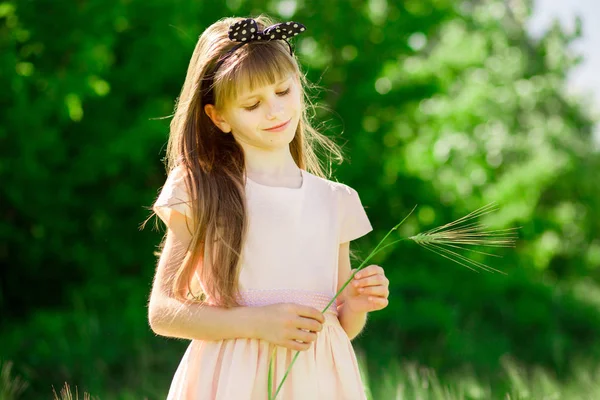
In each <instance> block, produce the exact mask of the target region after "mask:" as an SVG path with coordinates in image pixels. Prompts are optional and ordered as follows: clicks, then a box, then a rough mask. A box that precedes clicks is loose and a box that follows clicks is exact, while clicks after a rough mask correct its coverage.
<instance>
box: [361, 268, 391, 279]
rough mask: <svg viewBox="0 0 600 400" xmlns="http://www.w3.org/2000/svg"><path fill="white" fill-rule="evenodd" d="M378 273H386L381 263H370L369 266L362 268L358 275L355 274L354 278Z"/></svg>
mask: <svg viewBox="0 0 600 400" xmlns="http://www.w3.org/2000/svg"><path fill="white" fill-rule="evenodd" d="M376 274H382V275H383V274H384V271H383V268H381V267H380V266H379V265H369V266H368V267H365V268H363V269H361V270H360V271H358V272H357V273H356V275H354V278H357V279H360V278H364V277H367V276H371V275H376Z"/></svg>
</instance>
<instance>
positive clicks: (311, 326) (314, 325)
mask: <svg viewBox="0 0 600 400" xmlns="http://www.w3.org/2000/svg"><path fill="white" fill-rule="evenodd" d="M296 325H297V327H298V329H306V330H307V331H312V332H321V331H322V330H323V324H322V323H320V322H318V321H315V320H314V319H312V318H304V317H298V321H297V324H296Z"/></svg>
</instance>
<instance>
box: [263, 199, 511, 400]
mask: <svg viewBox="0 0 600 400" xmlns="http://www.w3.org/2000/svg"><path fill="white" fill-rule="evenodd" d="M416 208H417V206H414V207H413V209H412V210H411V211H410V213H408V215H407V216H406V217H404V219H403V220H402V221H400V223H398V224H397V225H396V226H394V227H393V228H392V229H390V230H389V232H388V233H387V234H386V235H385V236H384V237H383V239H382V240H381V241H380V242H379V243H378V244H377V246H375V248H374V249H373V251H371V253H370V254H369V255H368V256H367V258H365V259H364V260H363V262H362V263H361V264H360V266H359V267H358V268H357V269H356V270H355V271H354V272H353V273H352V275H351V276H350V278H348V280H347V281H346V283H344V285H343V286H342V287H341V288H340V289H339V290H338V292H337V293H336V294H335V296H333V298H332V299H331V301H330V302H329V303H328V304H327V305H326V306H325V308H324V309H323V311H321V312H322V313H325V312H326V311H327V309H328V308H329V306H330V305H331V304H333V302H334V301H335V299H336V298H337V297H338V296H339V295H340V293H341V292H342V291H343V290H344V289H345V288H346V286H348V284H349V283H350V282H352V279H354V275H356V273H357V272H358V271H360V270H361V269H363V268H364V267H365V265H366V264H367V262H368V261H369V260H370V259H371V258H372V257H373V256H375V255H376V254H377V253H379V252H380V251H382V250H383V249H385V248H386V247H389V246H393V245H394V244H396V243H399V242H402V241H404V240H407V239H409V240H412V241H413V242H415V243H417V244H418V245H420V246H422V247H424V248H426V249H427V250H429V251H433V252H434V253H436V254H438V255H440V256H442V257H444V258H447V259H449V260H451V261H454V262H456V263H458V264H460V265H463V266H465V267H467V268H469V269H470V270H472V271H475V272H478V270H477V269H481V270H484V271H488V272H492V271H495V272H500V273H503V274H505V273H504V272H502V271H499V270H497V269H495V268H492V267H489V266H487V265H485V264H483V263H481V262H479V261H474V260H471V259H469V258H467V257H465V256H463V255H461V254H459V253H457V252H456V251H453V250H451V249H449V248H452V249H464V248H465V247H463V246H490V247H514V246H515V243H516V239H517V235H516V230H517V229H519V228H508V229H497V230H486V229H487V227H486V226H485V225H483V224H479V223H476V222H471V221H473V220H475V219H477V218H479V217H481V216H483V215H486V214H489V213H491V212H494V211H497V206H496V203H490V204H488V205H486V206H483V207H481V208H479V209H477V210H475V211H473V212H471V213H469V214H467V215H465V216H464V217H462V218H459V219H457V220H456V221H453V222H450V223H448V224H446V225H442V226H439V227H437V228H434V229H431V230H429V231H426V232H423V233H419V234H416V235H414V236H410V237H409V238H403V239H399V240H395V241H393V242H392V243H388V244H386V245H385V246H381V245H382V244H383V242H385V240H386V239H387V238H388V236H389V235H390V234H391V233H392V232H393V231H395V230H397V229H398V227H400V225H402V224H403V223H404V221H406V219H407V218H408V217H409V216H410V215H411V214H412V213H413V211H415V209H416ZM471 251H472V252H475V253H479V254H484V255H489V256H494V257H500V256H498V255H495V254H490V253H485V252H482V251H478V250H471ZM274 351H275V350H274ZM299 354H300V351H297V352H296V354H295V355H294V358H292V361H291V362H290V365H289V366H288V368H287V370H286V371H285V374H284V375H283V378H282V379H281V382H280V383H279V385H278V386H277V388H276V390H275V393H273V394H271V385H272V379H273V370H272V368H273V362H272V361H273V360H272V359H271V362H270V363H269V374H268V379H267V380H268V391H269V400H275V398H276V397H277V394H278V393H279V391H280V390H281V388H282V387H283V383H284V382H285V380H286V378H287V376H288V374H289V373H290V370H291V368H292V365H294V362H296V359H297V358H298V355H299ZM273 356H274V354H273ZM273 356H272V357H273Z"/></svg>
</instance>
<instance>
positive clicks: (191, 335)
mask: <svg viewBox="0 0 600 400" xmlns="http://www.w3.org/2000/svg"><path fill="white" fill-rule="evenodd" d="M191 239H192V237H191V234H190V233H189V231H188V229H187V226H186V217H185V216H184V215H183V214H181V213H179V212H171V215H170V220H169V230H168V232H167V237H166V242H165V246H164V248H163V251H162V254H161V256H160V259H159V261H158V267H157V269H156V274H155V277H154V283H153V286H152V293H151V295H150V301H149V305H148V318H149V323H150V327H151V328H152V330H153V331H154V332H155V333H156V334H159V335H162V336H169V337H177V338H185V339H198V340H221V339H231V338H259V337H258V336H259V335H260V334H259V325H258V324H259V323H260V322H257V321H260V319H261V318H260V315H259V314H258V313H259V312H260V310H259V309H258V308H255V307H233V308H224V307H216V306H210V305H206V304H184V303H182V302H181V301H178V300H176V299H175V298H174V297H173V296H171V291H172V289H171V279H170V277H172V276H173V275H174V273H175V271H176V270H177V268H179V266H180V265H181V263H182V262H183V259H184V257H185V250H186V248H187V245H188V243H189V242H190V241H191Z"/></svg>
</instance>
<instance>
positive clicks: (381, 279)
mask: <svg viewBox="0 0 600 400" xmlns="http://www.w3.org/2000/svg"><path fill="white" fill-rule="evenodd" d="M388 285H389V281H388V279H387V278H386V277H385V276H383V275H371V276H369V277H367V278H361V279H358V280H356V281H354V287H367V286H388Z"/></svg>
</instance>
